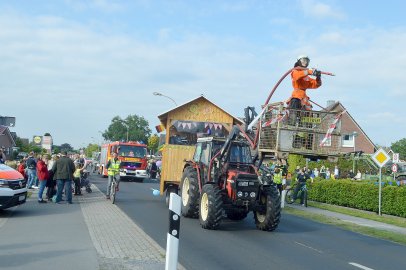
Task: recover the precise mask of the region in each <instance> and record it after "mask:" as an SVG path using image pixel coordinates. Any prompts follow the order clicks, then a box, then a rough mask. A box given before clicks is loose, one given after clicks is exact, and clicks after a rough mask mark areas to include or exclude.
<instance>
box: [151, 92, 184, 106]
mask: <svg viewBox="0 0 406 270" xmlns="http://www.w3.org/2000/svg"><path fill="white" fill-rule="evenodd" d="M152 94H153V95H154V96H161V97H166V98H169V99H170V100H172V102H173V103H174V104H175V106H178V104H176V101H175V100H174V99H173V98H171V97H168V96H165V95H164V94H161V93H159V92H154V93H152Z"/></svg>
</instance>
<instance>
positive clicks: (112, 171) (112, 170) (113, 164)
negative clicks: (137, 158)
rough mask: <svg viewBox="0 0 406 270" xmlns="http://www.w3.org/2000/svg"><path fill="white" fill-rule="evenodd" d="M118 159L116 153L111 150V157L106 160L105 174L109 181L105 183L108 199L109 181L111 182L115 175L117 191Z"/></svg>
mask: <svg viewBox="0 0 406 270" xmlns="http://www.w3.org/2000/svg"><path fill="white" fill-rule="evenodd" d="M120 163H121V162H120V160H119V159H118V156H117V153H115V152H113V157H112V158H111V159H109V161H108V162H107V166H106V167H107V175H108V177H109V181H108V183H107V192H106V199H110V188H111V182H113V177H116V182H117V191H118V186H119V183H120V175H119V174H120Z"/></svg>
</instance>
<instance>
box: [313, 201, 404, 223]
mask: <svg viewBox="0 0 406 270" xmlns="http://www.w3.org/2000/svg"><path fill="white" fill-rule="evenodd" d="M309 206H312V207H316V208H320V209H325V210H329V211H332V212H337V213H341V214H345V215H349V216H353V217H359V218H365V219H369V220H374V221H379V222H382V223H386V224H391V225H395V226H398V227H403V228H406V218H401V217H395V216H389V215H382V216H379V215H378V214H377V213H375V212H369V211H363V210H358V209H352V208H347V207H342V206H337V205H331V204H326V203H319V202H309Z"/></svg>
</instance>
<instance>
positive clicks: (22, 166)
mask: <svg viewBox="0 0 406 270" xmlns="http://www.w3.org/2000/svg"><path fill="white" fill-rule="evenodd" d="M17 171H18V172H19V173H21V175H22V176H23V177H24V179H27V175H26V174H25V160H24V159H22V160H21V161H20V164H18V167H17Z"/></svg>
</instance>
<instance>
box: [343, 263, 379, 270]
mask: <svg viewBox="0 0 406 270" xmlns="http://www.w3.org/2000/svg"><path fill="white" fill-rule="evenodd" d="M349 264H351V265H353V266H355V267H358V268H361V269H364V270H374V269H372V268H369V267H366V266H363V265H362V264H358V263H354V262H349Z"/></svg>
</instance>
